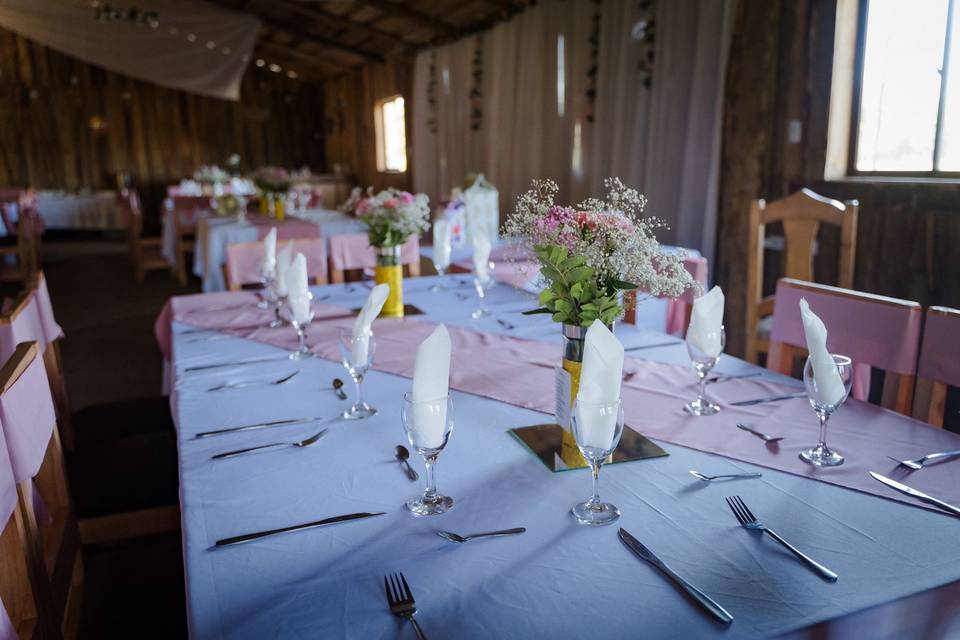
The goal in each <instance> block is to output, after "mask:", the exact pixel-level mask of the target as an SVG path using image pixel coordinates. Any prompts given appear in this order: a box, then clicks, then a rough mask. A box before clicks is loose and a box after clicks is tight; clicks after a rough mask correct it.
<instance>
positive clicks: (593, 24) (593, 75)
mask: <svg viewBox="0 0 960 640" xmlns="http://www.w3.org/2000/svg"><path fill="white" fill-rule="evenodd" d="M592 1H593V5H594V12H593V15H592V16H590V37H589V38H587V42H588V43H589V45H590V66H589V67H588V68H587V91H586V95H587V108H586V110H585V112H586V120H587V122H590V123H592V122H593V104H594V103H595V102H596V101H597V71H598V69H599V64H598V62H597V60H598V58H599V57H600V10H601V7H602V6H603V3H602V0H592Z"/></svg>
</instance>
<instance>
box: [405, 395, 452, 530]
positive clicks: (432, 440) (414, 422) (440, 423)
mask: <svg viewBox="0 0 960 640" xmlns="http://www.w3.org/2000/svg"><path fill="white" fill-rule="evenodd" d="M400 418H401V421H402V422H403V428H404V430H405V431H406V432H407V439H408V440H409V441H410V446H412V447H413V448H414V449H416V451H417V453H419V454H420V455H422V456H423V462H424V465H425V466H426V468H427V487H426V489H424V491H423V494H422V495H419V496H416V497H414V498H410V499H409V500H407V509H409V510H410V512H411V513H412V514H413V515H415V516H433V515H437V514H440V513H446V512H447V511H449V510H450V509H451V508H452V507H453V498H451V497H449V496H445V495H442V494H440V493H438V492H437V481H436V476H435V471H434V466H435V465H436V464H437V456H439V455H440V452H441V451H443V448H444V447H445V446H447V440H449V439H450V432H451V431H452V430H453V398H451V397H450V396H449V395H448V396H445V397H443V398H438V399H437V400H427V401H425V402H414V400H413V394H412V393H409V392H408V393H405V394H403V406H402V407H401V409H400Z"/></svg>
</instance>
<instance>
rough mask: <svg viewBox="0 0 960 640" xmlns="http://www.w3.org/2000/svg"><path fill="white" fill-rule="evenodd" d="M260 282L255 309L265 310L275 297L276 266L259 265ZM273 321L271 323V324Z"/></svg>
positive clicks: (270, 305)
mask: <svg viewBox="0 0 960 640" xmlns="http://www.w3.org/2000/svg"><path fill="white" fill-rule="evenodd" d="M260 284H261V285H263V286H262V288H261V290H260V300H259V302H257V309H263V310H264V311H267V310H269V309H270V307H272V306H273V305H274V303H275V302H276V299H277V292H276V286H277V271H276V267H274V268H272V269H267V268H266V267H264V266H263V265H261V266H260ZM272 324H273V323H271V326H272Z"/></svg>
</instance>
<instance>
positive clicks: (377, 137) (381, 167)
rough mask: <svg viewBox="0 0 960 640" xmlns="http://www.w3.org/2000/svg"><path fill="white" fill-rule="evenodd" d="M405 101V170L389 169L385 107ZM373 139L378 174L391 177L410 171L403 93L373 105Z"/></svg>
mask: <svg viewBox="0 0 960 640" xmlns="http://www.w3.org/2000/svg"><path fill="white" fill-rule="evenodd" d="M398 98H399V99H401V100H403V139H404V145H403V155H404V165H405V168H404V169H402V170H401V169H388V168H387V148H386V144H387V137H386V136H387V131H386V123H385V122H384V117H383V111H384V109H383V107H384V105H386V104H387V103H388V102H393V101H395V100H397V99H398ZM373 125H374V127H373V129H374V132H373V137H374V140H373V141H374V146H376V154H377V172H378V173H386V174H390V175H403V174H405V173H406V172H407V171H408V170H409V169H410V154H409V153H407V150H408V145H407V140H408V136H407V99H406V98H405V97H404V95H403V94H402V93H395V94H393V95H390V96H387V97H386V98H381V99H380V100H377V101H376V102H375V103H374V104H373Z"/></svg>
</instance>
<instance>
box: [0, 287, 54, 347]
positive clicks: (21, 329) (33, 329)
mask: <svg viewBox="0 0 960 640" xmlns="http://www.w3.org/2000/svg"><path fill="white" fill-rule="evenodd" d="M34 340H35V341H36V342H38V343H39V346H40V353H41V354H42V353H43V351H44V349H45V348H46V346H47V339H46V332H45V331H44V327H43V321H42V320H41V318H40V309H39V306H38V305H37V296H36V294H35V293H30V294H27V301H26V302H25V303H24V305H23V307H22V308H21V309H20V312H19V313H17V314H16V315H15V316H14V317H13V318H11V319H10V322H0V363H3V362H6V360H7V359H8V358H9V357H10V356H12V355H13V352H14V351H15V350H16V348H17V345H18V344H20V343H21V342H30V341H34Z"/></svg>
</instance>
